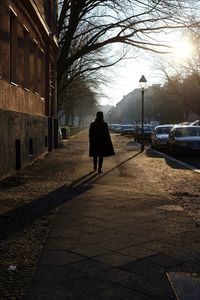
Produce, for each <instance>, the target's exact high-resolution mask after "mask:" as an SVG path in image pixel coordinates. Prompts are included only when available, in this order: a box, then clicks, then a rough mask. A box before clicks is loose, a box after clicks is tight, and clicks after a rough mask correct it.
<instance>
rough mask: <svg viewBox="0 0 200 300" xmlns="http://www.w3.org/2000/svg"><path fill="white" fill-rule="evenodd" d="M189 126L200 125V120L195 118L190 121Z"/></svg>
mask: <svg viewBox="0 0 200 300" xmlns="http://www.w3.org/2000/svg"><path fill="white" fill-rule="evenodd" d="M190 126H200V120H196V121H194V122H192V123H190Z"/></svg>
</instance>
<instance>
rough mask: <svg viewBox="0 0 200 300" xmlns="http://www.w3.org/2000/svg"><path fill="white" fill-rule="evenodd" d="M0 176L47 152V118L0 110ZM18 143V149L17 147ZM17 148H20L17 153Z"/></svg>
mask: <svg viewBox="0 0 200 300" xmlns="http://www.w3.org/2000/svg"><path fill="white" fill-rule="evenodd" d="M0 120H1V130H0V141H1V142H0V178H2V177H4V176H6V175H9V174H11V173H12V172H14V171H15V170H16V169H19V168H20V166H21V165H22V164H25V163H29V162H31V161H33V160H34V159H35V158H37V157H38V156H40V155H42V154H43V153H45V152H47V144H48V141H47V136H48V118H47V117H45V116H36V115H35V116H34V115H28V114H24V113H20V112H13V111H7V110H0ZM19 145H20V149H19ZM17 148H18V150H20V151H19V152H18V153H17Z"/></svg>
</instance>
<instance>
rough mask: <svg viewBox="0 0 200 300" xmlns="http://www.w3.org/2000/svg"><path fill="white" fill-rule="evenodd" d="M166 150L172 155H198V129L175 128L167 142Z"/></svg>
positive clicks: (199, 143) (189, 127)
mask: <svg viewBox="0 0 200 300" xmlns="http://www.w3.org/2000/svg"><path fill="white" fill-rule="evenodd" d="M167 148H168V150H169V151H170V152H171V153H174V154H183V153H184V154H185V153H194V152H199V153H200V127H199V126H175V127H173V128H172V129H171V131H170V133H169V137H168V140H167Z"/></svg>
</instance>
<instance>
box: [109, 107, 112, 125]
mask: <svg viewBox="0 0 200 300" xmlns="http://www.w3.org/2000/svg"><path fill="white" fill-rule="evenodd" d="M109 114H110V130H111V114H112V111H111V110H110V111H109Z"/></svg>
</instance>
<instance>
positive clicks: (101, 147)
mask: <svg viewBox="0 0 200 300" xmlns="http://www.w3.org/2000/svg"><path fill="white" fill-rule="evenodd" d="M89 140H90V149H89V156H90V157H93V166H94V171H96V170H97V167H98V173H101V172H102V165H103V158H104V157H105V156H111V155H114V154H115V152H114V149H113V145H112V141H111V138H110V133H109V130H108V125H107V123H106V122H104V119H103V112H102V111H98V112H97V114H96V119H95V121H94V122H92V123H91V124H90V130H89Z"/></svg>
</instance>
